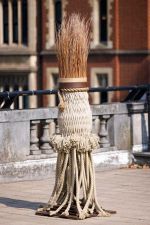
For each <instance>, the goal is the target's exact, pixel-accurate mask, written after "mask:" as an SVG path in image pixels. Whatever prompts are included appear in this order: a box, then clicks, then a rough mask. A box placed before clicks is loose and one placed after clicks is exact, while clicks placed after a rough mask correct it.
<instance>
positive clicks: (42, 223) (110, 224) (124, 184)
mask: <svg viewBox="0 0 150 225" xmlns="http://www.w3.org/2000/svg"><path fill="white" fill-rule="evenodd" d="M96 179H97V195H98V199H99V202H100V203H101V205H102V206H103V207H104V208H106V209H113V210H117V214H116V215H112V216H111V217H107V218H102V217H95V218H89V219H86V220H82V221H81V220H66V219H60V218H54V217H42V216H36V215H34V213H35V209H36V208H37V206H38V205H39V204H40V203H44V202H45V203H46V202H47V200H48V199H49V196H50V193H51V191H52V188H53V185H54V175H53V176H52V177H51V178H50V179H48V180H40V181H24V182H17V183H7V184H1V185H0V225H6V224H7V225H53V224H54V225H57V224H61V225H63V224H66V223H68V224H73V225H75V224H86V225H91V224H95V225H150V169H117V170H114V169H113V170H111V171H108V170H105V171H102V170H100V171H96Z"/></svg>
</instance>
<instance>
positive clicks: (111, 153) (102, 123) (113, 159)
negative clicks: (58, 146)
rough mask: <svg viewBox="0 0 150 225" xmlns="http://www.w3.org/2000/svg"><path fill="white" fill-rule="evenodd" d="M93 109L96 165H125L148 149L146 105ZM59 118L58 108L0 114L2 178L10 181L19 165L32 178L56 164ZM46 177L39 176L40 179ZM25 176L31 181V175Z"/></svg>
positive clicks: (103, 106) (132, 104)
mask: <svg viewBox="0 0 150 225" xmlns="http://www.w3.org/2000/svg"><path fill="white" fill-rule="evenodd" d="M91 109H92V114H93V133H95V134H97V135H98V136H99V148H98V149H97V150H95V151H94V152H93V158H94V162H95V165H110V164H111V165H126V164H128V163H129V162H130V160H131V157H130V156H131V153H132V152H134V151H142V149H146V148H148V121H147V120H148V119H147V112H146V108H145V105H144V103H128V104H127V103H112V104H103V105H93V106H91ZM57 115H58V109H57V107H51V108H38V109H28V110H2V111H0V146H1V148H0V179H2V180H4V178H5V177H7V179H8V171H9V173H13V172H12V168H16V167H17V168H18V165H19V168H23V167H24V166H25V167H28V173H29V171H30V177H32V178H33V177H34V175H33V173H34V170H35V168H36V171H37V170H38V171H44V170H45V169H43V168H50V167H49V166H48V165H50V164H51V163H52V164H55V161H56V156H57V155H56V153H54V152H53V149H52V147H51V145H50V143H49V140H50V137H51V136H52V135H53V134H54V133H55V134H58V135H59V126H58V123H57ZM18 163H19V164H18ZM29 164H30V166H29ZM16 165H17V166H16ZM23 165H24V166H23ZM31 165H32V166H31ZM37 165H40V166H39V167H38V166H37ZM29 167H32V169H31V168H30V169H31V170H29ZM17 168H16V171H17ZM37 168H38V169H37ZM39 168H40V169H39ZM20 170H21V169H20ZM23 171H26V170H25V169H24V170H23ZM46 171H49V169H46ZM18 173H19V172H18ZM40 173H42V172H40ZM6 174H7V175H6ZM31 174H32V176H31ZM45 174H46V173H45V172H43V173H42V175H39V174H38V177H41V176H42V177H43V176H46V175H45ZM18 176H21V175H18ZM11 177H14V174H13V175H12V176H11ZM22 177H23V178H22V179H24V178H25V177H27V178H25V179H29V174H28V175H27V176H26V175H22ZM7 179H6V180H7ZM9 179H10V176H9ZM18 179H21V178H18Z"/></svg>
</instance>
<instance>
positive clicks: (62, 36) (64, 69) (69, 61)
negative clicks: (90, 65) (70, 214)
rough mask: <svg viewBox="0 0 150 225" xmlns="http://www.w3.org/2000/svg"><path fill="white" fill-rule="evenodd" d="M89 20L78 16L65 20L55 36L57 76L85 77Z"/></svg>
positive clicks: (74, 15)
mask: <svg viewBox="0 0 150 225" xmlns="http://www.w3.org/2000/svg"><path fill="white" fill-rule="evenodd" d="M89 27H90V22H89V20H88V21H86V20H85V19H84V18H81V16H80V15H78V14H72V15H71V16H70V17H69V19H68V20H67V19H65V20H64V21H63V23H62V25H61V28H60V30H59V32H58V33H57V35H56V48H57V58H58V64H59V76H60V77H61V78H69V77H70V78H71V77H74V78H75V77H76V78H79V77H86V76H87V57H88V51H89V40H90V38H89Z"/></svg>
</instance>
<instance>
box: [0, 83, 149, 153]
mask: <svg viewBox="0 0 150 225" xmlns="http://www.w3.org/2000/svg"><path fill="white" fill-rule="evenodd" d="M114 91H128V94H127V96H126V97H125V99H124V100H123V102H127V101H138V100H140V99H141V98H142V97H143V96H144V95H146V105H147V111H148V133H149V135H148V146H149V147H148V148H149V149H150V84H146V85H133V86H118V87H117V86H112V87H94V88H89V92H100V93H101V92H114ZM57 92H58V90H28V91H12V92H8V91H4V92H0V109H10V107H11V105H12V104H13V103H14V101H15V100H16V98H18V97H19V96H31V95H37V96H38V95H51V94H57Z"/></svg>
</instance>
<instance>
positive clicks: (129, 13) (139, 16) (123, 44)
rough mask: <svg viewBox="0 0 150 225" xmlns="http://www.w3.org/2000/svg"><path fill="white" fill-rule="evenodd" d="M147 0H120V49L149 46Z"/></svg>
mask: <svg viewBox="0 0 150 225" xmlns="http://www.w3.org/2000/svg"><path fill="white" fill-rule="evenodd" d="M147 15H148V11H147V0H119V31H120V49H130V50H131V49H140V50H142V49H146V48H147V38H148V37H147V31H148V27H147V25H148V24H147Z"/></svg>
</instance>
